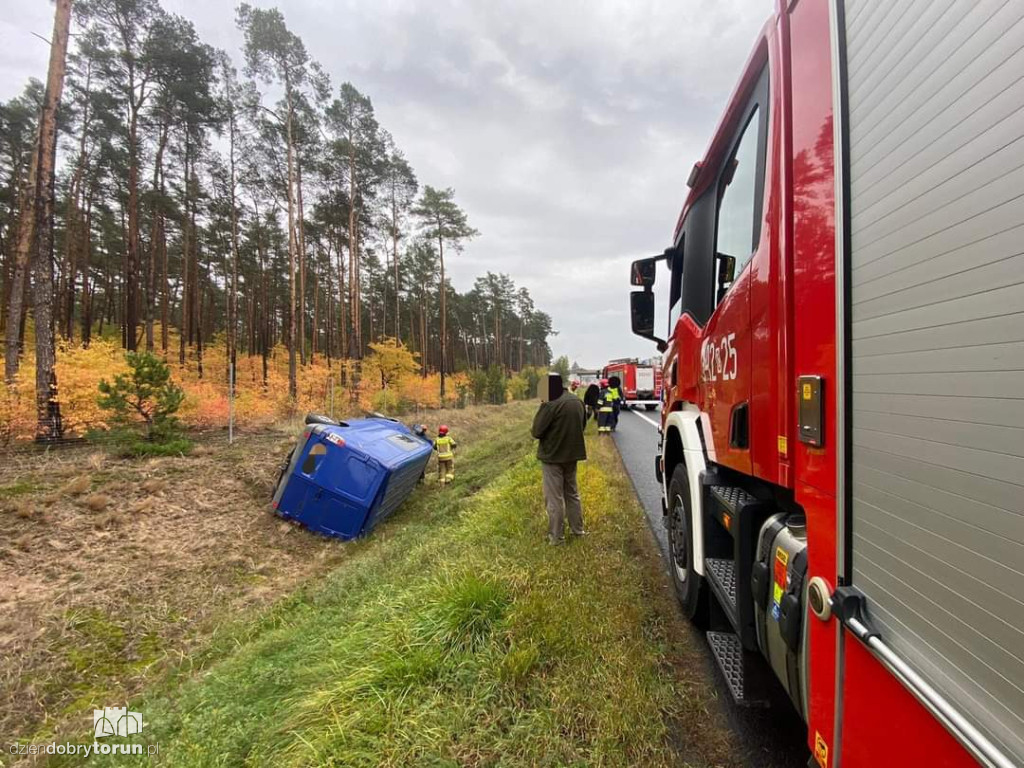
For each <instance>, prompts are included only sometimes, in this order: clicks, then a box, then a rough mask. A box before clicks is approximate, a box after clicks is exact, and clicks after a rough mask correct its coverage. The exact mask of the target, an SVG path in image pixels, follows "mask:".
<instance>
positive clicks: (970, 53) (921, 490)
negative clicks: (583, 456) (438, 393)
mask: <svg viewBox="0 0 1024 768" xmlns="http://www.w3.org/2000/svg"><path fill="white" fill-rule="evenodd" d="M1022 72H1024V5H1022V4H1020V3H1001V2H997V1H993V2H987V1H986V0H979V2H974V3H955V2H952V1H951V0H947V1H945V2H932V1H931V0H906V1H905V2H899V3H882V2H874V1H873V0H777V7H776V10H775V12H774V14H773V16H772V18H771V19H770V20H769V21H768V23H767V24H766V25H765V27H764V29H763V31H762V33H761V35H760V36H759V39H758V40H757V43H756V45H755V46H754V50H753V52H752V53H751V55H750V57H749V59H748V61H747V63H746V65H745V67H744V71H743V74H742V77H741V78H740V81H739V83H738V85H737V86H736V89H735V91H734V92H733V94H732V97H731V98H730V100H729V105H728V107H727V109H726V111H725V113H724V115H723V116H722V118H721V120H720V122H719V124H718V127H717V129H716V130H715V133H714V136H713V138H712V139H711V142H710V144H709V146H708V148H707V151H706V152H705V154H704V156H703V158H702V159H701V160H700V161H699V162H698V163H697V164H696V165H695V166H694V167H693V170H692V171H691V172H690V174H689V178H688V179H687V180H686V183H687V185H688V186H689V192H688V196H687V198H686V202H685V205H684V207H683V210H682V213H681V215H680V217H679V220H678V222H677V225H676V227H675V230H674V233H673V237H672V240H671V242H670V243H669V245H668V247H667V248H666V249H665V250H664V252H663V253H661V254H658V255H657V256H655V257H653V258H650V259H643V260H640V261H637V262H634V264H633V265H632V268H631V275H630V278H631V283H632V284H633V285H634V286H636V287H637V289H638V290H634V292H633V293H632V295H631V319H632V324H633V330H634V332H635V333H637V334H639V335H641V336H643V337H645V338H648V339H651V340H652V341H654V342H655V343H656V344H657V346H658V349H659V351H660V352H662V353H663V372H664V387H665V392H664V397H663V405H662V419H661V450H660V453H659V455H658V456H656V457H655V471H656V474H657V476H658V479H659V481H660V482H661V483H662V485H663V492H664V498H663V506H664V512H665V524H666V527H667V529H668V533H669V537H668V538H669V542H670V556H671V557H670V559H671V568H670V570H671V574H672V578H673V582H674V585H675V589H676V592H677V595H678V597H679V600H680V603H681V605H682V606H683V609H684V612H685V613H686V614H687V615H688V616H689V617H690V618H691V619H692V620H693V621H695V622H697V623H698V624H699V625H700V626H702V627H703V628H705V629H706V630H707V631H708V632H707V637H708V641H709V643H710V645H711V647H712V650H713V652H714V655H715V658H716V659H717V660H718V662H719V665H720V667H721V669H722V672H723V675H724V677H725V679H726V681H727V684H728V688H729V690H730V692H731V694H732V695H733V697H734V698H735V699H736V700H737V701H739V702H740V703H752V702H756V701H758V700H760V699H762V698H763V696H764V691H765V688H764V686H765V685H769V684H770V685H776V684H777V685H781V686H782V687H783V688H784V689H785V691H786V692H787V693H788V695H789V698H790V700H791V701H792V703H793V706H794V708H795V709H796V710H797V712H799V713H800V715H801V716H802V717H803V718H804V720H805V721H806V722H807V725H808V747H809V749H810V751H811V753H812V755H813V756H814V759H815V760H816V761H817V763H818V764H819V765H821V766H822V768H829V767H830V766H840V765H842V766H844V767H847V768H858V767H860V766H878V765H887V764H902V765H914V766H917V765H920V766H965V765H974V764H976V763H980V764H982V765H987V766H1000V767H1001V768H1007V767H1008V766H1014V765H1016V766H1020V765H1024V373H1022V371H1024V245H1022V243H1024V203H1022V201H1024V195H1022V190H1024V107H1022V106H1021V105H1022V104H1024V78H1022V77H1021V73H1022ZM663 281H667V282H668V286H667V287H668V291H667V293H668V302H669V309H668V317H669V327H668V328H667V332H665V336H664V337H661V335H660V334H661V333H662V332H661V331H660V330H659V329H656V328H655V327H654V319H653V318H654V314H655V312H654V302H655V300H654V293H653V286H654V285H655V283H656V282H659V285H660V284H661V282H663ZM767 670H771V671H772V672H773V673H774V675H773V676H769V677H768V678H767V681H766V675H765V674H764V673H765V672H766V671H767ZM771 677H774V680H772V679H771Z"/></svg>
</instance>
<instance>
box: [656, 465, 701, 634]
mask: <svg viewBox="0 0 1024 768" xmlns="http://www.w3.org/2000/svg"><path fill="white" fill-rule="evenodd" d="M690 507H691V503H690V481H689V479H688V478H687V476H686V467H685V466H684V465H683V464H678V465H676V468H675V470H673V472H672V480H671V481H670V482H669V485H668V518H667V520H666V527H667V528H668V548H669V561H670V562H669V571H670V573H671V575H672V585H673V586H674V587H675V589H676V597H678V598H679V604H680V605H681V606H682V608H683V613H684V614H685V615H686V618H688V619H689V620H690V621H692V622H693V623H694V624H696V625H697V626H698V627H700V628H706V627H707V624H708V594H707V585H706V584H705V583H704V577H703V576H701V575H700V574H699V573H697V572H696V571H695V570H694V567H693V529H692V526H691V525H690V521H691V519H692V518H691V516H690Z"/></svg>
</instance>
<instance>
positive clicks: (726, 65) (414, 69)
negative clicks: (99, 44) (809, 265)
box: [0, 0, 772, 367]
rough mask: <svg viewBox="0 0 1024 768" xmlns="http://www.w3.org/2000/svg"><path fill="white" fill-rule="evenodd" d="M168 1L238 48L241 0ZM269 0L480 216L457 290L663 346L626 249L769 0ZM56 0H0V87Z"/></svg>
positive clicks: (667, 216) (716, 107) (591, 335)
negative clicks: (637, 314)
mask: <svg viewBox="0 0 1024 768" xmlns="http://www.w3.org/2000/svg"><path fill="white" fill-rule="evenodd" d="M162 2H163V5H164V7H165V8H167V9H168V10H170V11H173V12H175V13H180V14H182V15H184V16H186V17H188V18H190V19H191V20H192V21H193V22H194V23H195V25H196V28H197V30H198V32H199V34H200V36H201V37H202V38H203V39H204V40H205V41H206V42H208V43H211V44H212V45H215V46H217V47H220V48H224V49H225V50H227V51H229V52H230V53H231V54H232V55H233V56H234V57H235V59H236V61H238V63H239V65H240V64H241V60H240V54H239V47H240V43H241V36H240V35H239V33H238V31H237V30H236V29H235V24H234V17H235V14H234V7H235V5H236V4H237V3H236V0H202V1H201V2H198V1H197V0H162ZM254 4H256V5H259V6H266V5H269V4H270V3H268V2H264V1H263V0H256V1H255V3H254ZM277 5H278V7H279V8H280V9H281V10H282V11H283V12H284V15H285V19H286V21H287V23H288V26H289V27H290V28H291V29H292V31H294V32H295V33H296V34H298V35H299V36H300V37H301V38H302V39H303V40H304V41H305V43H306V47H307V48H308V49H309V52H310V55H311V56H312V57H313V58H315V59H317V60H318V61H319V62H320V63H321V64H323V66H324V67H325V69H326V70H327V71H328V72H329V73H330V75H331V79H332V84H333V85H334V86H337V85H338V84H339V83H341V82H343V81H345V80H350V81H352V83H353V84H355V85H356V87H357V88H359V89H360V90H362V91H364V92H365V93H367V94H369V95H370V97H371V98H372V99H373V103H374V107H375V109H376V111H377V115H378V118H379V119H380V122H381V124H382V125H383V126H384V127H386V128H387V129H388V130H390V131H391V133H392V134H393V135H394V137H395V140H396V141H397V142H398V144H399V146H401V147H402V148H403V150H404V151H405V153H406V155H407V157H408V158H409V160H410V162H411V163H412V165H413V168H414V169H415V170H416V173H417V174H418V176H419V179H420V183H421V184H430V185H432V186H435V187H449V186H450V187H454V188H455V192H456V199H457V200H458V202H459V203H460V204H461V205H462V206H463V207H464V208H465V210H466V211H467V213H468V215H469V220H470V223H471V224H472V225H473V226H474V227H476V228H477V229H478V230H480V233H481V235H480V237H478V238H477V239H475V240H474V241H472V242H471V243H469V244H468V245H467V246H466V248H465V251H464V252H463V253H461V254H457V255H454V256H452V257H451V259H450V260H446V266H448V267H449V270H450V273H451V275H452V281H453V283H454V285H455V287H456V288H457V289H458V290H460V291H464V290H467V289H468V288H470V287H471V286H472V282H473V279H474V277H476V276H477V275H480V274H483V273H484V272H485V271H486V270H491V271H494V272H506V273H508V274H509V275H511V276H512V278H513V279H514V280H515V282H516V283H517V284H519V285H525V286H526V287H528V288H529V290H530V293H531V294H533V296H534V299H535V301H536V303H537V305H538V306H539V307H540V308H541V309H543V310H545V311H546V312H548V313H549V314H550V315H551V316H552V318H553V321H554V326H555V329H556V330H557V331H558V336H556V337H555V338H554V339H553V340H552V348H553V350H554V353H555V355H560V354H565V355H568V356H569V358H570V359H571V360H578V361H579V362H580V364H581V365H590V366H595V367H596V366H598V365H600V364H602V363H603V362H605V361H607V360H608V359H609V358H613V357H625V356H631V355H636V356H640V357H646V356H649V355H651V354H653V353H654V352H655V350H654V348H653V345H651V344H649V343H648V342H645V341H643V340H642V339H639V338H637V337H635V336H633V335H632V334H631V333H630V330H629V312H628V303H629V291H630V287H629V284H628V268H629V263H630V261H631V260H632V259H634V258H639V257H642V256H648V255H653V254H655V253H660V252H661V250H663V249H664V247H665V246H666V245H668V244H669V240H670V238H671V235H672V229H673V226H674V224H675V220H676V216H677V215H678V212H679V208H680V206H681V205H682V202H683V200H684V198H685V193H686V183H685V182H686V177H687V175H688V174H689V171H690V168H691V166H692V165H693V163H694V161H695V160H697V159H699V158H700V156H701V154H702V153H703V150H704V148H705V147H706V145H707V142H708V140H709V138H710V134H711V131H712V130H713V129H714V127H715V125H716V123H717V121H718V118H719V115H720V114H721V112H722V110H723V109H724V106H725V101H726V99H727V98H728V96H729V94H730V92H731V91H732V88H733V86H734V84H735V81H736V79H737V78H738V76H739V74H740V68H741V67H742V65H743V63H744V61H745V60H746V58H747V56H748V55H749V53H750V51H751V49H752V47H753V44H754V41H755V39H756V36H757V34H758V33H759V31H760V30H761V28H762V26H763V25H764V23H765V21H766V20H767V18H768V16H769V14H770V12H771V8H772V2H771V0H670V1H667V2H660V1H652V2H644V1H642V0H622V2H618V3H613V2H600V1H598V0H564V1H559V0H546V1H545V0H514V1H513V0H505V1H504V2H494V1H492V0H486V1H478V2H472V1H470V0H466V1H465V2H460V1H459V0H429V1H428V0H422V1H421V2H400V1H399V0H363V1H362V2H357V1H355V0H348V1H347V2H343V1H341V0H279V2H278V3H277ZM52 9H53V6H52V4H51V3H49V2H46V1H45V0H0V99H4V100H6V99H9V98H10V97H11V96H13V95H15V94H17V93H18V92H20V91H21V89H22V86H23V84H24V82H25V80H26V79H27V78H28V77H29V76H36V77H39V78H40V79H45V74H46V73H45V68H46V61H47V55H48V49H47V46H46V45H45V43H43V42H42V41H41V40H39V39H38V38H36V37H34V36H33V34H32V33H36V34H39V35H41V36H43V37H45V38H48V37H49V35H50V30H51V27H52V24H53V17H52V14H53V10H52ZM661 309H664V308H663V307H661Z"/></svg>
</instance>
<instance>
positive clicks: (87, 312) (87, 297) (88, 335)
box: [82, 194, 95, 347]
mask: <svg viewBox="0 0 1024 768" xmlns="http://www.w3.org/2000/svg"><path fill="white" fill-rule="evenodd" d="M91 262H92V195H91V194H90V195H89V196H88V197H87V198H86V200H85V223H84V231H83V233H82V346H83V347H88V346H89V342H91V341H92V302H93V294H94V292H95V282H94V283H93V284H92V285H90V283H89V272H90V271H91Z"/></svg>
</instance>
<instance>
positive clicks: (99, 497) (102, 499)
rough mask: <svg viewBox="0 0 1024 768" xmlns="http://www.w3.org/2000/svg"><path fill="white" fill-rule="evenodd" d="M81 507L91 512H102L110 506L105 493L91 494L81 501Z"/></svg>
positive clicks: (108, 498)
mask: <svg viewBox="0 0 1024 768" xmlns="http://www.w3.org/2000/svg"><path fill="white" fill-rule="evenodd" d="M82 505H83V506H86V507H88V508H89V509H91V510H92V511H93V512H102V511H103V510H105V509H106V508H107V507H108V506H110V497H109V496H107V495H106V494H105V493H92V494H90V495H88V496H86V497H85V498H84V499H82Z"/></svg>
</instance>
